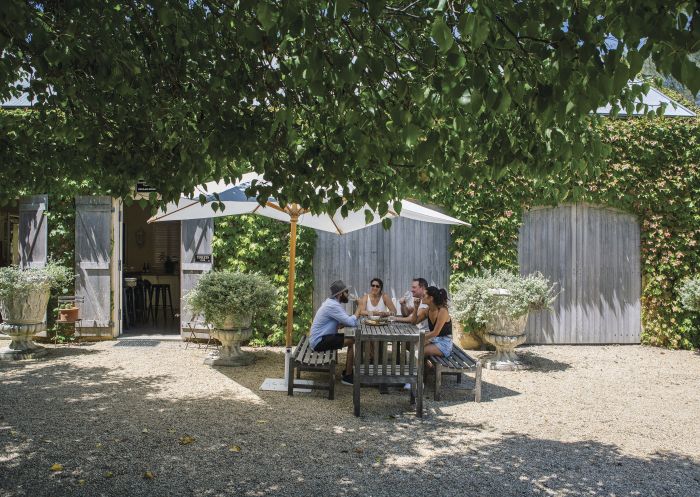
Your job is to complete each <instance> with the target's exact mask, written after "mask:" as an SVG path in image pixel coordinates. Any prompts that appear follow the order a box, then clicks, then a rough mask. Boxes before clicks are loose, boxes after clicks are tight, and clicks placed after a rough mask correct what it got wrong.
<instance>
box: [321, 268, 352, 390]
mask: <svg viewBox="0 0 700 497" xmlns="http://www.w3.org/2000/svg"><path fill="white" fill-rule="evenodd" d="M349 291H350V290H349V288H348V287H347V286H346V285H345V283H343V282H342V281H340V280H338V281H334V282H333V284H332V285H331V296H330V297H329V298H327V299H326V300H325V301H324V302H323V304H321V307H319V308H318V311H317V312H316V316H315V317H314V322H313V324H312V325H311V348H312V349H314V350H315V351H316V352H323V351H325V350H338V349H342V348H343V347H344V346H346V345H347V347H348V355H347V361H346V362H345V374H343V377H342V380H341V383H343V384H344V385H352V364H353V344H354V343H355V341H354V340H353V339H352V338H345V335H344V334H343V333H338V329H340V328H341V327H343V326H357V325H358V321H357V316H351V315H349V314H348V313H347V312H345V308H344V307H343V306H342V304H347V302H348V294H349Z"/></svg>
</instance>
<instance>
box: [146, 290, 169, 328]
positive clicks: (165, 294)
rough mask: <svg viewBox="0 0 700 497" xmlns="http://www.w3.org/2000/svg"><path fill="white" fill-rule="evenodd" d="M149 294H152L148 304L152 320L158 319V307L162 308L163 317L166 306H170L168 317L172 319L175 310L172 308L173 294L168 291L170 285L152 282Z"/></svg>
mask: <svg viewBox="0 0 700 497" xmlns="http://www.w3.org/2000/svg"><path fill="white" fill-rule="evenodd" d="M150 294H151V295H153V299H152V300H151V305H150V307H151V309H152V311H153V322H154V323H155V322H157V321H158V309H163V318H165V317H166V310H167V308H168V307H170V317H171V318H173V319H174V318H175V311H174V310H173V296H172V294H171V293H170V285H168V284H167V283H157V284H152V285H151V292H150Z"/></svg>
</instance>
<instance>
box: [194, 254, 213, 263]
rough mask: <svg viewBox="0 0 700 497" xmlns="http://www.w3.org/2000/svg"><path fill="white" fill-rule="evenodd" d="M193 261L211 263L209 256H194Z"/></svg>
mask: <svg viewBox="0 0 700 497" xmlns="http://www.w3.org/2000/svg"><path fill="white" fill-rule="evenodd" d="M194 261H195V262H208V263H211V254H195V256H194Z"/></svg>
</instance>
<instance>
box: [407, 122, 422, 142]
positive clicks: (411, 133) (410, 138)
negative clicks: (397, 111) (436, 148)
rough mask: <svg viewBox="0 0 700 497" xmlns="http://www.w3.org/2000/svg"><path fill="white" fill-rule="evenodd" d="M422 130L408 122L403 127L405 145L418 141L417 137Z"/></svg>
mask: <svg viewBox="0 0 700 497" xmlns="http://www.w3.org/2000/svg"><path fill="white" fill-rule="evenodd" d="M421 133H422V130H421V129H420V128H419V127H418V126H416V125H415V124H413V123H409V124H407V125H406V127H405V128H404V137H405V143H406V145H407V146H409V147H412V146H414V145H415V144H416V143H417V142H418V138H419V137H420V136H421Z"/></svg>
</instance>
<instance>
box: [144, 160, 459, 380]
mask: <svg viewBox="0 0 700 497" xmlns="http://www.w3.org/2000/svg"><path fill="white" fill-rule="evenodd" d="M254 180H257V182H258V183H262V184H265V183H266V181H265V179H264V178H263V177H262V176H261V175H259V174H257V173H247V174H244V175H243V177H242V178H241V180H240V181H238V182H236V183H233V184H231V183H226V182H224V181H219V182H216V181H212V182H209V183H206V184H205V185H200V186H198V187H196V189H195V194H194V195H193V196H192V197H195V198H192V197H189V196H188V197H183V198H181V199H180V200H179V201H177V202H171V203H170V204H168V205H167V206H166V208H165V211H163V212H161V213H158V214H156V215H155V216H153V217H151V218H150V219H149V220H148V222H149V223H151V222H157V221H183V220H188V219H203V218H210V217H221V216H230V215H237V214H257V215H261V216H266V217H270V218H272V219H277V220H279V221H284V222H287V223H290V224H291V236H290V240H289V281H288V294H287V328H286V333H285V342H286V347H287V355H289V354H291V347H292V324H293V321H294V276H295V274H294V266H295V258H296V239H297V225H301V226H306V227H309V228H313V229H317V230H321V231H328V232H331V233H337V234H340V235H342V234H345V233H349V232H351V231H355V230H358V229H362V228H366V227H368V226H372V225H374V224H377V223H380V222H381V221H382V219H385V218H394V217H404V218H408V219H414V220H416V221H425V222H429V223H439V224H459V225H466V226H469V224H468V223H465V222H464V221H460V220H459V219H455V218H453V217H450V216H447V215H445V214H442V213H441V212H438V211H435V210H433V209H429V208H427V207H423V206H421V205H418V204H416V203H414V202H410V201H408V200H402V201H401V213H400V214H399V213H397V212H396V210H395V209H394V208H393V202H392V203H391V204H390V208H389V210H388V212H387V213H386V214H385V215H384V216H380V215H379V213H377V212H375V211H374V210H372V209H370V208H369V206H368V205H366V204H365V206H363V207H362V208H360V209H357V210H354V211H350V212H348V215H347V216H346V217H343V216H342V214H341V210H340V209H338V210H336V211H335V213H334V214H333V215H330V214H312V213H311V212H309V211H308V210H305V209H303V208H301V207H300V206H299V205H298V204H288V205H287V206H285V207H282V206H280V205H279V203H278V202H277V200H276V199H274V198H272V197H270V198H268V200H267V202H266V203H265V205H260V204H259V203H258V201H257V199H256V198H255V197H249V196H248V195H246V193H245V190H246V189H247V188H249V187H250V186H251V185H252V183H253V181H254ZM199 195H204V196H205V198H206V202H205V203H201V202H200V201H199V199H198V198H196V197H198V196H199ZM217 196H218V200H217ZM217 201H218V202H221V203H223V205H224V209H223V210H221V209H218V210H216V211H214V210H213V209H212V206H211V202H217ZM365 210H370V211H372V212H373V213H374V217H373V219H372V221H371V222H369V223H367V222H366V218H365ZM285 364H287V361H285ZM287 375H288V371H287V366H286V365H285V377H286V376H287ZM278 381H279V380H278ZM284 381H285V383H284V384H276V387H275V388H271V389H275V390H276V389H283V390H286V388H287V386H286V378H285V380H284Z"/></svg>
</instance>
